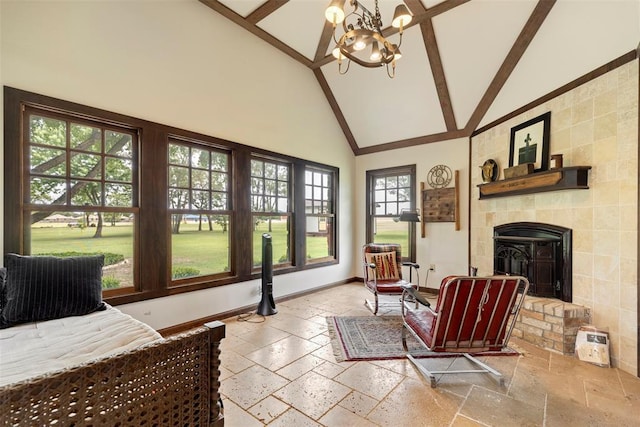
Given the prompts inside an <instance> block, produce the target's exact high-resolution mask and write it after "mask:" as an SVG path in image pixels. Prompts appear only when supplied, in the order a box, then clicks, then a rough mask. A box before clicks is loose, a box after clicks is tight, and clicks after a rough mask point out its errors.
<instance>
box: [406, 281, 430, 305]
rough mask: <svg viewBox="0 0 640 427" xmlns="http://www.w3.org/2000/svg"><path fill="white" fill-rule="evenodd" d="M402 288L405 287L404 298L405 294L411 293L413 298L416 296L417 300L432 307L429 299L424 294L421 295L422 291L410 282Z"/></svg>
mask: <svg viewBox="0 0 640 427" xmlns="http://www.w3.org/2000/svg"><path fill="white" fill-rule="evenodd" d="M402 289H404V291H403V296H402V297H403V299H404V295H406V294H409V295H411V296H412V297H413V298H415V300H416V301H418V302H419V303H420V304H422V305H424V306H425V307H431V303H430V302H429V301H427V300H426V299H425V298H424V297H423V296H422V295H420V292H418V291H417V290H416V289H415V288H414V287H413V286H411V285H409V284H407V285H402Z"/></svg>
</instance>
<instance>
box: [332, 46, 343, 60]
mask: <svg viewBox="0 0 640 427" xmlns="http://www.w3.org/2000/svg"><path fill="white" fill-rule="evenodd" d="M331 54H332V55H333V57H334V58H336V59H344V55H343V54H342V52H340V47H338V46H336V47H334V48H333V50H332V51H331Z"/></svg>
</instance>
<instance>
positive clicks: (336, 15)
mask: <svg viewBox="0 0 640 427" xmlns="http://www.w3.org/2000/svg"><path fill="white" fill-rule="evenodd" d="M344 2H345V0H332V1H331V3H329V6H328V7H327V9H326V10H325V11H324V16H325V17H326V18H327V21H329V22H331V23H332V24H340V23H342V21H344Z"/></svg>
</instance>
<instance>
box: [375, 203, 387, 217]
mask: <svg viewBox="0 0 640 427" xmlns="http://www.w3.org/2000/svg"><path fill="white" fill-rule="evenodd" d="M373 214H374V215H384V214H385V209H384V203H376V204H375V205H374V212H373Z"/></svg>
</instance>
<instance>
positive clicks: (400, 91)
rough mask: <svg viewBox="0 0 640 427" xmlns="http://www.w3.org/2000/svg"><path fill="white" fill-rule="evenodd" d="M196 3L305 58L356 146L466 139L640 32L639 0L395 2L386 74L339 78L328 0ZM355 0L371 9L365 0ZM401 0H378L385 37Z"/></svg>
mask: <svg viewBox="0 0 640 427" xmlns="http://www.w3.org/2000/svg"><path fill="white" fill-rule="evenodd" d="M200 1H201V2H202V3H203V4H205V5H207V6H208V7H209V8H211V9H212V10H213V11H215V12H218V13H220V14H221V15H223V16H225V17H226V18H228V19H230V20H231V21H233V22H235V23H236V24H238V25H240V26H241V27H243V28H245V29H246V30H247V31H250V32H251V33H253V34H255V35H256V36H257V37H259V38H261V39H262V40H264V41H266V42H267V43H269V44H271V45H272V46H273V47H274V55H280V54H286V55H288V56H290V57H291V58H293V59H295V60H296V61H298V62H300V63H301V64H303V65H304V66H306V67H308V68H309V69H310V72H313V73H314V75H315V76H316V78H317V80H318V83H319V84H320V86H321V87H322V89H323V91H324V93H325V95H326V97H327V101H328V102H329V104H330V105H331V107H332V109H333V111H334V114H335V116H336V119H337V121H338V123H339V124H340V126H341V127H342V129H343V132H344V134H345V137H346V138H347V141H348V142H349V144H350V145H351V148H352V149H353V151H354V153H355V154H356V155H359V154H366V153H372V152H379V151H384V150H388V149H393V148H399V147H406V146H412V145H418V144H426V143H429V142H434V141H442V140H448V139H454V138H459V137H467V136H469V135H471V133H472V132H473V131H474V130H476V129H478V128H480V127H482V126H485V125H487V124H490V123H492V122H493V121H495V120H498V119H499V118H501V117H504V116H506V115H509V114H512V113H513V112H515V111H517V110H519V109H522V108H523V107H525V106H527V105H529V104H531V103H533V102H534V101H536V100H538V99H539V98H540V97H542V96H544V95H546V94H549V93H551V92H553V91H556V90H558V89H559V88H562V87H563V86H565V85H568V84H570V83H571V82H575V81H576V80H578V81H580V79H581V78H583V79H584V78H588V77H589V76H593V75H594V73H595V74H597V72H599V71H598V70H600V71H603V70H604V71H606V70H608V69H611V68H613V67H615V66H616V65H617V64H619V63H622V62H626V61H628V60H629V58H635V57H637V50H638V42H639V41H640V2H639V1H638V0H557V1H556V0H404V4H405V5H406V6H407V7H408V8H409V10H410V11H411V13H412V14H413V20H412V22H411V23H410V24H409V25H408V26H407V27H406V29H405V31H404V34H403V39H402V45H401V46H402V53H403V56H402V58H401V59H400V60H399V61H398V63H397V66H396V75H395V78H393V79H391V78H389V77H388V76H387V72H386V71H385V69H384V68H383V67H382V68H364V67H361V66H359V65H357V64H355V63H352V64H351V65H350V67H349V71H348V72H347V73H346V74H344V75H341V74H339V72H338V65H337V61H336V60H335V59H334V57H333V56H332V55H331V50H332V49H333V48H334V46H335V42H334V40H333V36H332V25H331V23H329V22H328V21H327V20H326V19H325V17H324V11H325V9H326V7H327V6H328V5H329V0H290V1H288V0H242V1H238V0H220V1H216V0H200ZM349 1H350V0H347V1H346V4H345V11H346V12H347V13H348V12H349V11H350V10H352V9H353V8H350V6H349ZM358 1H359V2H360V3H362V4H363V5H364V6H365V7H366V8H367V9H369V10H371V11H374V10H375V5H374V0H358ZM399 3H401V0H379V9H380V14H381V16H382V21H383V34H384V35H385V36H386V37H388V38H389V39H390V40H391V41H392V42H394V43H397V40H398V37H399V36H398V34H397V29H395V28H393V27H391V26H390V23H391V19H392V18H393V13H394V9H395V6H396V5H398V4H399ZM340 34H341V32H339V33H338V37H339V36H340ZM343 66H344V64H343Z"/></svg>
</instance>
